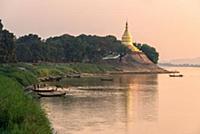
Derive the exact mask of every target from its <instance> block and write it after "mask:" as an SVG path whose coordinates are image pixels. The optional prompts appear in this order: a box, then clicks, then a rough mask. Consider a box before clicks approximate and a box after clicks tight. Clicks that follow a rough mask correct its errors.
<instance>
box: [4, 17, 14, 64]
mask: <svg viewBox="0 0 200 134" xmlns="http://www.w3.org/2000/svg"><path fill="white" fill-rule="evenodd" d="M15 49H16V48H15V36H14V34H13V33H10V32H9V31H7V30H3V24H2V23H1V20H0V62H1V63H9V62H16V56H15Z"/></svg>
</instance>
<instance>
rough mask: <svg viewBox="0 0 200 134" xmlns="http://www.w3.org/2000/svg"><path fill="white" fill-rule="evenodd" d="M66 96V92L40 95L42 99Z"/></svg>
mask: <svg viewBox="0 0 200 134" xmlns="http://www.w3.org/2000/svg"><path fill="white" fill-rule="evenodd" d="M65 94H66V92H61V91H55V92H45V93H44V92H43V93H38V95H39V96H41V97H61V96H65Z"/></svg>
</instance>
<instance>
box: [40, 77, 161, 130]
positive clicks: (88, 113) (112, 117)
mask: <svg viewBox="0 0 200 134" xmlns="http://www.w3.org/2000/svg"><path fill="white" fill-rule="evenodd" d="M88 83H89V82H88V81H87V84H88ZM97 83H98V85H99V86H108V85H112V86H121V87H128V89H126V90H120V91H118V90H117V91H115V90H112V91H110V90H109V91H107V90H105V91H98V90H95V91H89V90H81V91H79V90H77V91H72V92H71V96H69V97H65V98H44V99H42V104H43V105H44V107H45V109H46V111H47V113H48V114H49V118H50V120H51V122H52V123H53V126H54V127H55V129H56V130H57V131H58V132H59V133H62V134H65V133H75V134H78V133H80V134H84V133H86V134H89V133H98V134H101V133H102V134H107V133H108V134H109V133H113V132H114V133H119V134H131V133H133V132H136V133H138V132H140V133H145V132H146V131H149V130H147V129H148V126H150V127H151V126H152V124H154V123H155V122H156V120H157V110H158V90H157V84H158V82H157V75H134V76H133V75H120V76H115V78H114V82H97ZM67 84H70V83H67ZM91 84H94V83H91ZM80 86H81V85H80ZM88 86H89V85H88ZM144 125H145V126H146V130H145V131H143V130H144V129H143V128H142V127H144ZM150 131H152V130H150Z"/></svg>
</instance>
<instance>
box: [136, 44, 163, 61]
mask: <svg viewBox="0 0 200 134" xmlns="http://www.w3.org/2000/svg"><path fill="white" fill-rule="evenodd" d="M134 45H135V46H136V47H137V48H139V49H140V50H141V51H142V52H144V53H145V54H146V56H147V57H148V58H149V59H150V60H151V61H152V62H153V63H155V64H157V63H158V60H159V53H158V52H157V51H156V49H155V48H154V47H151V46H149V45H147V44H140V43H135V44H134Z"/></svg>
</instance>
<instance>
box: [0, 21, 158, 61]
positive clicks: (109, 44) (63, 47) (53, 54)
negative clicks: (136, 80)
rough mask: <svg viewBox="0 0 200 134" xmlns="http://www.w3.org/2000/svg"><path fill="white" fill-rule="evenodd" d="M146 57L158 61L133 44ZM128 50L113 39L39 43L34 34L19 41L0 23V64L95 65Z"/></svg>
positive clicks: (149, 49)
mask: <svg viewBox="0 0 200 134" xmlns="http://www.w3.org/2000/svg"><path fill="white" fill-rule="evenodd" d="M136 46H137V47H138V48H139V49H140V50H142V51H143V52H144V53H145V54H146V55H147V56H148V58H149V59H150V60H151V61H152V62H154V63H157V62H158V57H159V54H158V52H157V51H156V49H155V48H153V47H151V46H149V45H147V44H143V45H141V44H136ZM129 51H130V50H129V49H128V48H127V47H125V46H124V45H122V44H121V42H120V41H119V40H117V38H116V37H114V36H111V35H109V36H105V37H100V36H91V35H84V34H82V35H79V36H77V37H75V36H71V35H67V34H65V35H61V36H57V37H50V38H48V39H46V40H42V39H41V38H40V37H39V36H38V35H36V34H29V35H25V36H22V37H19V38H17V39H16V38H15V36H14V35H13V34H12V33H10V32H9V31H7V30H3V25H2V23H1V21H0V63H5V62H7V63H10V62H15V61H16V59H17V61H20V62H31V63H38V62H60V63H65V62H68V63H69V62H88V63H94V62H98V61H99V60H101V59H102V58H103V57H106V56H108V55H115V56H116V55H120V57H122V56H123V55H125V54H127V53H128V52H129Z"/></svg>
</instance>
